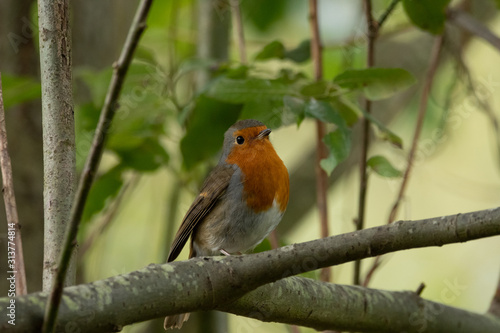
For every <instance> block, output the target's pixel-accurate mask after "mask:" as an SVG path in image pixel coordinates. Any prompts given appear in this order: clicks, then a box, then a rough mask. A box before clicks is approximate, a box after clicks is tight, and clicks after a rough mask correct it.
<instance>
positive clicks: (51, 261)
mask: <svg viewBox="0 0 500 333" xmlns="http://www.w3.org/2000/svg"><path fill="white" fill-rule="evenodd" d="M38 17H39V35H40V71H41V79H42V80H41V81H42V126H43V156H44V158H43V163H44V180H45V182H44V190H43V194H44V214H45V215H44V220H45V222H44V231H45V232H44V236H45V237H44V266H43V290H44V291H49V290H50V289H51V287H52V283H53V281H54V279H55V275H56V267H57V264H58V261H59V257H60V253H61V249H62V244H63V243H64V238H65V233H66V226H67V224H68V219H69V214H70V210H71V204H72V201H73V198H74V192H75V185H76V162H75V130H74V129H75V123H74V115H73V92H72V82H71V34H70V26H69V1H68V0H56V1H49V0H40V1H39V3H38ZM71 267H72V268H71ZM74 268H75V265H74V263H73V264H72V265H70V269H69V270H68V274H67V275H66V285H71V284H73V283H74V281H75V269H74Z"/></svg>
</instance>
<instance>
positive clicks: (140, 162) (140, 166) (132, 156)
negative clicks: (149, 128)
mask: <svg viewBox="0 0 500 333" xmlns="http://www.w3.org/2000/svg"><path fill="white" fill-rule="evenodd" d="M115 152H116V153H117V155H118V156H119V157H120V160H121V164H122V165H123V166H125V167H128V168H131V169H134V170H137V171H142V172H150V171H155V170H156V169H158V168H159V167H161V166H162V165H165V164H167V163H168V160H169V156H168V154H167V152H166V151H165V148H163V146H162V145H161V144H160V143H159V142H158V141H157V140H155V139H153V138H147V139H145V140H143V141H142V143H141V144H140V145H139V146H137V147H136V148H134V149H127V150H119V149H118V150H115Z"/></svg>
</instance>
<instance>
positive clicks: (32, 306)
mask: <svg viewBox="0 0 500 333" xmlns="http://www.w3.org/2000/svg"><path fill="white" fill-rule="evenodd" d="M495 235H500V208H495V209H489V210H483V211H477V212H472V213H465V214H456V215H450V216H441V217H436V218H431V219H424V220H418V221H399V222H395V223H392V224H388V225H383V226H379V227H375V228H369V229H364V230H361V231H355V232H351V233H347V234H343V235H338V236H332V237H328V238H322V239H317V240H314V241H310V242H306V243H301V244H293V245H289V246H285V247H281V248H279V249H276V250H271V251H266V252H261V253H256V254H250V255H241V256H229V257H198V258H193V259H190V260H186V261H180V262H173V263H168V264H163V265H149V266H147V267H145V268H143V269H141V270H139V271H135V272H132V273H129V274H122V275H119V276H116V277H111V278H108V279H105V280H101V281H96V282H93V283H90V284H83V285H78V286H71V287H67V288H66V289H65V296H66V297H64V298H63V303H62V306H61V314H60V318H59V322H58V327H59V328H60V329H61V330H63V329H64V328H65V327H67V326H66V325H70V324H72V325H77V327H79V328H80V329H81V330H82V331H85V332H109V331H116V330H117V329H120V328H122V327H123V326H124V325H129V324H132V323H135V322H139V321H144V320H147V319H152V318H156V317H161V316H165V315H173V314H178V313H185V312H192V311H196V310H206V309H214V308H219V309H224V310H226V308H225V307H224V306H223V305H224V304H227V305H228V306H230V304H229V303H230V302H234V301H236V300H237V299H238V298H240V297H242V296H243V295H245V294H247V293H248V292H250V291H252V290H254V289H256V288H258V287H260V286H263V285H265V284H268V283H272V282H275V281H278V280H281V279H284V278H286V277H290V276H293V275H296V274H300V273H304V272H306V271H312V270H316V269H318V268H321V267H327V266H332V265H339V264H342V263H346V262H351V261H353V260H356V259H361V258H367V257H372V256H376V255H381V254H387V253H390V252H395V251H401V250H406V249H411V248H422V247H430V246H436V247H441V246H443V245H445V244H451V243H459V242H466V241H470V240H474V239H479V238H483V237H490V236H495ZM436 251H439V250H438V249H436ZM295 281H304V283H305V284H309V283H313V281H311V280H309V279H300V280H297V279H295ZM193 285H196V286H197V287H196V288H192V286H193ZM322 286H324V287H326V288H329V289H331V290H332V291H333V290H338V291H339V292H340V294H339V295H343V296H342V297H341V298H340V299H337V302H338V305H337V306H339V311H342V314H347V313H348V312H350V313H351V315H353V316H355V317H356V316H358V317H359V318H358V320H359V321H361V320H362V317H364V316H365V315H366V314H367V311H369V312H370V314H377V312H372V311H377V310H376V309H380V310H381V311H382V310H383V309H384V308H385V305H384V306H371V305H372V304H375V303H371V301H370V297H365V296H366V295H367V294H369V293H370V292H371V290H370V289H364V288H361V287H356V286H353V287H350V288H351V289H349V290H351V291H354V290H357V291H358V292H355V293H354V294H351V293H349V292H345V290H346V289H342V288H343V287H342V286H339V285H333V284H326V283H325V284H322ZM265 288H267V287H265ZM338 288H340V289H338ZM352 288H353V289H352ZM278 289H280V288H278ZM264 290H267V289H264ZM280 290H284V288H282V289H280ZM299 290H300V289H299ZM138 291H139V292H138ZM256 292H257V293H258V294H257V295H260V297H264V298H265V296H266V295H263V294H262V292H259V291H258V290H257V291H256ZM317 292H318V294H317V295H312V296H313V297H316V298H317V300H316V302H319V303H321V302H322V301H323V300H327V299H323V298H321V294H322V293H323V292H322V290H321V289H318V290H317ZM287 294H288V292H287ZM294 294H295V295H296V296H300V294H301V293H294ZM382 294H385V297H383V298H384V299H386V300H387V299H390V298H391V297H390V296H388V295H389V294H387V291H384V292H382ZM410 294H411V295H412V297H414V299H413V301H411V302H410V303H411V304H412V305H411V306H410V305H409V306H405V305H404V304H401V305H397V304H396V306H399V307H400V308H401V309H400V310H401V311H404V310H407V311H410V313H412V312H413V310H412V309H415V310H416V308H413V307H414V306H416V307H417V308H418V307H419V306H420V305H424V304H425V303H424V302H425V301H424V300H422V299H420V298H418V297H417V296H416V295H415V293H414V292H410ZM267 295H268V296H271V297H272V298H273V299H274V300H275V301H276V302H278V301H279V300H278V299H279V298H280V297H276V296H273V295H271V294H267ZM254 297H256V296H254ZM305 297H309V295H305ZM46 298H47V296H46V295H45V294H42V293H35V294H30V295H25V296H19V297H17V298H16V299H15V300H16V312H17V313H22V316H18V317H17V318H16V325H15V326H12V325H10V326H9V324H8V320H9V318H8V317H7V316H0V330H2V329H4V328H6V327H7V328H9V332H37V331H39V327H40V325H41V324H42V323H41V315H42V313H43V301H44V300H45V299H46ZM358 298H359V299H358ZM283 300H284V301H285V300H286V298H284V297H283ZM377 300H378V297H377V298H375V299H373V301H374V302H375V301H377ZM351 301H353V302H355V303H352V302H351ZM358 301H359V303H358ZM8 303H9V299H8V298H1V299H0V308H4V307H6V306H7V305H8ZM296 303H297V302H295V301H293V302H290V303H288V306H287V307H282V309H277V310H276V311H277V312H276V317H274V318H273V317H270V318H261V317H259V318H258V319H260V320H271V319H275V320H281V319H280V318H279V317H280V316H281V315H278V314H279V313H283V312H288V311H287V309H290V310H291V311H292V310H294V309H304V308H305V309H306V310H307V311H306V312H305V313H304V316H303V317H302V315H301V316H300V319H297V318H298V316H296V313H293V312H290V313H289V314H288V316H289V317H288V321H287V322H292V323H293V322H294V321H295V322H296V323H299V324H303V325H306V324H307V325H308V326H310V327H316V328H323V327H324V326H322V325H323V323H327V324H328V323H331V322H330V321H329V320H334V319H335V318H337V319H338V320H343V319H342V316H338V317H337V316H332V315H331V314H332V307H331V306H330V305H331V304H329V303H325V304H324V305H325V306H326V308H327V309H328V312H327V313H328V315H320V314H319V313H318V314H316V313H315V311H311V307H310V304H312V303H309V302H305V303H302V304H296ZM299 303H300V302H299ZM351 304H360V306H359V307H358V306H356V309H358V310H356V311H353V310H352V309H351V307H350V305H351ZM378 304H380V303H378ZM405 304H406V303H405ZM432 304H433V305H435V306H438V305H439V304H437V303H432ZM260 305H262V306H260ZM249 306H259V307H260V310H261V311H264V310H265V309H266V308H265V307H264V303H257V304H256V303H253V304H251V305H249ZM393 306H394V304H393ZM232 308H236V307H235V306H233V307H232ZM314 308H315V309H316V307H314ZM433 309H434V310H436V309H437V307H434V308H433ZM439 309H440V310H441V309H445V311H444V312H446V311H448V310H451V309H453V308H449V307H445V306H444V305H439ZM227 310H228V309H227ZM424 310H425V311H424ZM428 310H429V308H427V306H424V309H422V308H420V310H418V311H416V315H417V317H416V318H414V319H415V321H413V320H412V321H409V320H408V319H409V317H408V315H409V314H410V313H406V314H401V315H400V316H397V317H396V318H399V319H400V320H399V321H398V322H399V323H403V325H407V327H408V328H410V327H411V326H412V324H416V323H418V322H421V321H420V320H424V323H426V324H428V325H431V326H429V327H435V330H434V331H439V329H441V332H444V331H447V330H446V328H449V327H452V328H453V331H454V332H464V330H465V332H474V331H478V330H479V328H477V329H474V330H472V331H467V330H466V328H465V327H467V328H470V326H469V325H476V324H479V322H481V323H483V324H485V325H487V327H488V330H483V331H480V332H483V333H484V332H498V328H499V325H500V322H499V320H497V319H494V317H492V316H481V315H478V314H471V313H470V312H467V311H463V310H457V309H453V310H454V311H460V313H455V315H454V316H448V315H445V314H444V312H443V313H441V312H437V311H435V312H432V314H431V313H430V312H428ZM299 311H302V310H299ZM334 313H335V312H334ZM242 314H243V313H242ZM438 314H442V315H443V317H442V318H441V316H438ZM247 315H248V312H247ZM423 315H431V316H432V317H422V316H423ZM316 316H319V317H316ZM471 316H472V317H471ZM292 317H293V318H296V319H293V318H292ZM307 318H310V319H307ZM327 318H331V319H327ZM371 318H372V319H371V320H372V321H375V322H377V323H379V324H383V323H384V322H385V320H381V318H380V316H378V317H377V316H375V317H371ZM436 318H441V319H443V320H448V323H449V321H450V320H451V321H455V320H456V319H457V318H458V319H459V321H460V322H461V323H462V325H465V322H463V321H462V320H467V325H465V326H463V328H462V329H459V328H458V327H459V326H460V325H458V326H457V325H453V326H448V327H446V326H441V325H443V324H442V323H441V321H440V320H436ZM467 318H468V319H467ZM358 320H350V322H351V324H350V325H353V326H350V327H354V325H355V324H353V322H358ZM469 320H470V321H469ZM433 325H437V326H433ZM488 325H489V326H488ZM491 325H493V326H491ZM403 330H405V329H399V330H396V331H398V332H400V331H403ZM375 331H384V332H389V331H391V330H390V329H389V330H385V329H379V330H375ZM407 331H408V332H418V331H419V328H418V327H413V328H412V329H408V330H407ZM427 332H429V331H427Z"/></svg>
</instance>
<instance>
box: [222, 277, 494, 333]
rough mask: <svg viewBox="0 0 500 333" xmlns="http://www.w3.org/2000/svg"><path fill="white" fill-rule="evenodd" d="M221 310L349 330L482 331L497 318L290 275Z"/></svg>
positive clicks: (412, 297)
mask: <svg viewBox="0 0 500 333" xmlns="http://www.w3.org/2000/svg"><path fill="white" fill-rule="evenodd" d="M218 309H219V310H222V311H226V312H229V313H233V314H236V315H239V316H245V317H250V318H254V319H257V320H260V321H265V322H280V323H289V324H291V323H293V324H296V325H301V326H307V327H311V328H314V329H315V330H331V329H335V330H338V331H347V332H385V333H390V332H393V333H399V332H407V333H410V332H415V333H421V332H426V333H441V332H454V333H459V332H463V333H472V332H477V333H486V332H491V333H493V332H498V330H499V329H500V320H497V319H494V318H491V317H489V316H484V315H481V314H477V313H472V312H469V311H465V310H462V309H458V308H454V307H451V306H447V305H444V304H440V303H436V302H432V301H428V300H425V299H423V298H421V297H419V296H418V295H417V294H416V293H415V292H413V291H403V292H401V291H400V292H394V291H386V290H377V289H369V288H363V287H359V286H346V285H337V284H331V283H324V282H320V281H315V280H311V279H306V278H301V277H296V276H294V277H289V278H286V279H283V280H280V281H277V282H275V283H271V284H267V285H265V286H262V287H259V288H257V289H255V290H254V291H252V292H250V293H248V294H246V295H244V296H243V297H241V298H240V299H238V300H236V301H235V302H232V303H229V304H224V305H222V306H220V307H218Z"/></svg>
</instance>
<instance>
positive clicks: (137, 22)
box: [40, 0, 152, 333]
mask: <svg viewBox="0 0 500 333" xmlns="http://www.w3.org/2000/svg"><path fill="white" fill-rule="evenodd" d="M151 4H152V0H143V1H142V2H141V3H140V4H139V7H138V9H137V12H136V15H135V17H134V21H133V22H132V25H131V27H130V30H129V34H128V36H127V39H126V41H125V45H124V46H123V50H122V53H121V54H120V58H119V59H118V61H117V62H116V63H115V64H114V72H113V77H112V78H111V83H110V86H109V90H108V93H107V95H106V99H105V101H104V105H103V108H102V110H101V115H100V118H99V123H98V124H97V129H96V132H95V135H94V140H93V142H92V147H91V149H90V152H89V155H88V157H87V160H86V162H85V166H84V168H83V173H82V176H81V179H80V182H79V184H78V190H77V193H76V196H75V198H74V199H75V200H74V203H73V206H72V209H71V215H70V219H69V225H68V229H67V231H66V235H65V238H64V246H63V249H62V252H61V257H60V260H59V265H58V270H57V275H56V279H55V282H54V284H53V286H52V290H51V293H50V298H49V300H48V303H47V311H46V313H45V321H44V329H43V331H44V332H46V333H49V332H52V331H53V329H54V326H55V321H56V317H57V309H58V306H59V302H60V299H61V295H62V289H63V282H64V280H65V277H66V272H67V269H68V266H69V261H70V258H71V254H72V253H73V250H74V248H75V246H76V236H77V234H78V226H79V224H80V220H81V218H82V214H83V210H84V207H85V202H86V201H87V197H88V194H89V192H90V188H91V186H92V182H93V180H94V175H95V172H96V170H97V168H98V166H99V162H100V160H101V156H102V153H103V150H104V144H105V142H106V138H107V134H108V130H109V128H110V126H111V121H112V119H113V117H114V115H115V111H116V109H117V107H118V104H117V101H118V97H119V96H120V92H121V88H122V85H123V82H124V81H125V75H126V73H127V70H128V67H129V65H130V62H131V61H132V56H133V54H134V51H135V49H136V47H137V44H138V43H139V39H140V37H141V35H142V33H143V31H144V29H145V28H146V18H147V15H148V13H149V9H150V7H151ZM41 30H43V29H40V31H41ZM66 126H67V125H66ZM44 141H45V140H44ZM73 148H74V147H73ZM73 150H74V149H73ZM73 172H74V171H73Z"/></svg>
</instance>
